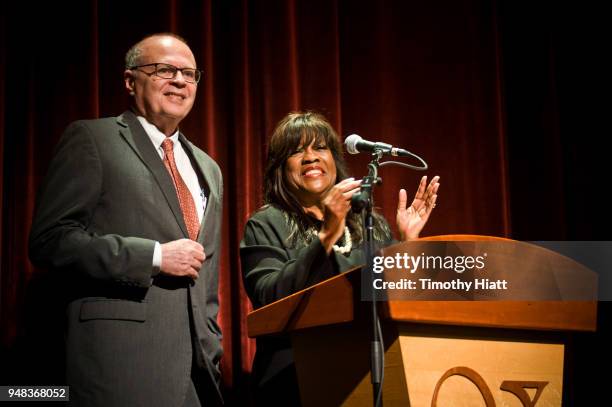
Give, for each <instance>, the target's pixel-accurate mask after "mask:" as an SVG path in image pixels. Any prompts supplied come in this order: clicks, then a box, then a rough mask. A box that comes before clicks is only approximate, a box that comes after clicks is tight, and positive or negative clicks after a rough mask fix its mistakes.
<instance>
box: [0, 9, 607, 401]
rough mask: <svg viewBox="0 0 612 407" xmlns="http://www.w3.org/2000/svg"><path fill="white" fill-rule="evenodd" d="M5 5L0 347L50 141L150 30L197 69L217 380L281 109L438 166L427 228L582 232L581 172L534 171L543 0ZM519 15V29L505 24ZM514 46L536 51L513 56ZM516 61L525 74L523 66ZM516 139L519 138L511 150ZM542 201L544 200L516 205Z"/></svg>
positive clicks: (558, 137)
mask: <svg viewBox="0 0 612 407" xmlns="http://www.w3.org/2000/svg"><path fill="white" fill-rule="evenodd" d="M20 3H22V4H13V8H12V9H11V10H10V11H8V10H4V11H3V14H2V27H1V30H2V33H1V34H0V44H1V47H2V49H1V52H0V58H1V59H0V75H1V76H0V77H1V78H2V80H1V81H0V104H1V105H2V108H1V109H0V157H2V160H3V163H2V164H3V165H2V166H0V196H1V197H2V200H0V209H1V210H2V217H1V218H0V222H1V223H0V226H1V228H2V236H1V239H2V240H1V241H0V243H1V244H0V250H1V251H0V256H1V267H2V279H1V286H0V289H1V296H0V299H1V303H2V309H1V326H2V343H3V347H4V348H5V349H10V348H11V347H12V346H13V345H14V344H15V342H16V340H17V338H18V337H19V335H20V332H21V331H22V330H23V310H24V309H26V308H27V304H26V302H27V301H26V294H25V293H26V291H27V287H28V284H29V282H30V280H31V278H32V276H33V273H34V270H33V268H32V266H31V265H30V263H29V261H28V258H27V234H28V231H29V227H30V224H31V220H32V212H33V207H34V202H35V196H36V189H37V187H38V186H39V184H40V181H41V178H42V177H43V176H44V174H45V171H46V168H47V166H48V163H49V161H50V158H51V155H52V152H53V147H54V145H55V144H56V142H57V140H58V138H59V136H60V134H61V133H62V130H63V129H64V128H65V127H66V125H67V124H68V123H70V122H71V121H73V120H77V119H83V118H94V117H103V116H111V115H113V116H114V115H117V114H119V113H121V112H122V111H123V110H124V109H125V108H126V107H127V103H128V97H127V95H126V92H125V90H124V89H123V83H122V72H123V56H124V53H125V51H126V50H127V49H128V48H129V46H131V45H132V44H133V43H135V42H136V41H138V40H139V39H141V38H142V37H143V36H145V35H147V34H150V33H154V32H159V31H172V32H175V33H177V34H179V35H181V36H183V37H185V38H186V39H187V40H188V42H189V43H190V45H191V47H192V49H193V51H194V54H195V56H196V60H197V61H198V64H199V65H200V67H201V68H202V69H203V70H204V71H205V73H204V78H203V80H202V82H201V83H200V85H199V90H198V93H199V95H198V96H197V101H196V104H195V106H194V108H193V110H192V112H191V113H190V115H189V116H188V118H187V119H185V121H184V123H183V124H182V125H181V129H182V130H183V132H184V133H185V134H186V135H187V136H188V138H189V139H190V140H191V141H193V142H194V143H195V144H196V145H198V146H199V147H201V148H202V149H204V150H205V151H207V152H208V153H209V154H210V155H211V156H212V157H213V158H214V159H215V160H216V161H217V162H218V163H219V165H220V166H221V168H222V170H223V175H224V182H225V201H224V209H225V210H224V229H223V241H224V242H225V245H224V248H223V250H224V252H223V262H222V268H221V283H220V298H221V315H220V320H221V326H222V328H223V332H224V347H225V350H226V353H225V357H224V359H223V371H224V381H225V384H226V385H227V387H228V388H229V389H238V388H242V387H243V385H244V379H245V378H246V375H247V373H248V372H249V371H250V364H251V358H252V355H253V353H254V350H255V349H254V342H253V341H252V340H250V339H248V337H247V332H246V315H247V313H248V312H249V310H250V305H249V303H248V300H247V299H246V297H245V294H244V290H243V287H242V282H241V272H240V264H239V253H238V242H239V241H240V239H241V234H242V228H243V226H244V224H245V222H246V220H247V218H248V217H249V215H250V214H251V213H252V212H253V211H254V210H256V209H257V208H258V207H259V206H260V205H261V203H262V202H261V196H262V194H261V180H262V172H263V166H264V160H265V151H266V141H267V138H268V137H269V135H270V134H271V132H272V129H273V128H274V126H275V123H276V122H277V121H278V120H279V119H281V118H282V117H283V116H284V115H285V114H286V113H288V112H289V111H292V110H316V111H319V112H321V113H323V114H325V115H326V116H327V117H328V118H329V119H330V120H331V122H332V124H333V125H334V126H335V127H336V129H337V130H338V132H339V134H340V135H341V136H342V137H345V136H346V135H348V134H351V133H358V134H360V135H362V136H363V137H364V138H367V139H371V140H377V141H378V140H380V141H385V142H388V143H391V144H394V145H397V146H401V147H403V148H406V149H409V150H411V151H414V152H415V153H417V154H419V155H421V156H423V157H424V158H425V159H426V160H427V162H428V164H429V166H430V170H429V171H427V173H426V174H427V175H429V176H433V175H436V174H438V175H440V176H441V177H442V180H441V182H442V187H441V190H440V196H439V199H438V206H437V208H436V211H435V215H434V216H433V218H432V219H431V221H430V223H429V225H428V226H427V229H426V230H425V233H427V234H450V233H476V234H487V235H496V236H507V237H514V238H558V239H561V238H566V237H568V236H571V233H572V231H573V232H576V231H578V232H576V233H578V235H580V233H582V234H581V236H589V233H591V232H593V231H594V229H593V227H591V226H584V225H583V224H573V225H574V229H571V230H570V231H569V232H568V230H569V229H568V227H566V224H567V213H566V205H564V204H563V202H564V201H565V200H566V198H567V197H568V195H570V194H571V192H572V191H574V190H577V189H581V188H583V187H585V185H584V184H582V183H580V182H576V181H575V180H574V181H572V180H573V178H570V181H567V180H568V179H567V178H562V177H558V178H555V177H554V176H553V177H549V175H551V174H550V173H549V172H546V171H552V173H558V172H559V171H562V170H561V169H562V168H564V165H567V164H566V162H567V160H568V153H567V152H568V148H570V147H568V145H567V144H565V142H566V141H567V139H568V138H564V135H563V133H562V132H561V130H560V128H559V126H560V123H561V122H560V120H559V116H558V114H559V111H561V110H562V108H563V109H568V108H569V107H570V106H573V105H568V104H566V105H562V106H561V107H559V106H560V105H559V103H560V102H559V101H560V100H561V99H559V96H558V94H557V93H555V92H556V89H557V86H558V83H559V82H558V76H556V75H558V73H559V72H569V70H568V69H566V68H563V67H561V68H559V66H558V65H556V64H557V63H558V59H555V58H557V57H558V55H559V54H558V53H556V52H557V51H558V50H559V47H558V45H559V42H555V41H556V40H558V41H561V40H562V39H563V38H561V40H560V39H559V37H555V36H554V35H553V34H555V33H558V32H559V31H558V28H559V27H558V26H556V25H555V24H554V23H555V22H556V21H558V20H555V19H554V18H555V17H554V16H553V17H551V16H549V15H548V14H547V10H548V9H547V8H546V7H544V6H542V7H532V8H530V9H529V12H530V13H531V14H529V16H531V17H533V20H531V19H529V18H526V17H517V16H522V14H521V12H522V11H523V10H524V8H521V7H519V6H512V5H511V4H510V3H511V2H496V1H494V0H461V1H456V0H444V1H441V2H410V1H380V2H376V1H375V2H372V1H340V0H336V1H329V0H308V1H301V0H289V1H284V0H266V1H248V0H241V1H238V0H237V1H228V2H226V1H213V0H205V1H201V2H195V1H186V0H150V1H146V2H143V1H129V2H113V1H111V2H107V1H97V0H88V1H80V2H76V3H74V4H71V5H69V6H68V5H64V4H61V3H57V2H47V3H46V4H41V5H37V6H36V12H35V13H33V12H32V10H29V8H30V7H33V6H31V5H30V4H29V3H27V2H20ZM500 4H501V6H500ZM567 15H569V12H566V13H565V14H563V16H567ZM525 21H527V22H528V23H530V24H532V25H529V24H527V30H528V33H530V35H531V37H530V36H528V35H527V34H525V36H524V37H523V36H522V34H523V32H522V30H523V29H525V26H520V25H515V24H517V22H518V23H519V24H522V23H523V22H525ZM551 21H552V22H551ZM551 33H552V34H551ZM551 38H552V40H551ZM538 41H539V42H538ZM572 47H573V46H572ZM572 47H569V48H568V47H565V48H562V50H568V49H569V50H574V48H572ZM521 50H522V51H524V52H527V53H528V54H527V55H528V56H530V57H531V56H536V55H537V56H539V57H538V58H537V59H536V60H535V61H534V60H531V59H527V58H524V57H523V54H521ZM530 53H531V54H530ZM531 66H532V67H533V69H534V71H533V72H532V71H530V70H524V71H523V69H526V67H531ZM563 69H565V70H563ZM538 75H539V76H538ZM526 79H528V81H527V82H525V80H526ZM525 83H527V85H529V89H528V88H527V87H526V85H525ZM565 89H568V88H567V87H566V88H565ZM531 90H532V91H533V93H530V91H531ZM563 100H565V101H567V100H569V98H566V99H563ZM566 124H567V123H566ZM570 125H571V123H570ZM525 129H529V131H530V133H529V132H528V133H526V134H523V132H524V131H525ZM534 142H535V144H533V143H534ZM573 142H574V143H576V141H573ZM525 146H530V147H533V148H530V149H529V151H528V152H525V151H526V149H525V148H524V147H525ZM580 146H584V144H580ZM538 152H544V153H545V158H544V163H545V165H544V166H545V168H553V170H546V169H545V170H544V173H543V174H542V173H537V174H534V173H532V172H531V171H528V170H526V169H524V168H525V167H524V166H523V164H525V161H527V163H526V165H527V166H529V165H535V166H536V168H539V165H541V164H542V161H538V160H539V159H541V157H540V156H538V155H537V154H536V153H538ZM571 158H572V156H571V155H570V156H569V159H570V162H571ZM366 164H367V158H366V157H365V156H356V157H350V158H349V165H350V168H351V169H352V172H353V174H354V175H355V176H360V175H363V174H364V173H365V171H366ZM421 175H422V174H421V173H417V172H411V171H407V170H404V169H399V168H393V167H387V168H384V169H383V170H382V172H381V176H382V177H383V186H382V187H381V188H379V189H378V190H377V191H376V204H377V206H379V207H380V208H381V210H382V212H383V213H384V214H385V215H386V217H387V218H388V219H390V220H393V219H394V207H395V205H396V202H397V191H398V190H399V188H402V187H403V188H406V189H407V190H408V191H409V193H412V191H413V190H414V189H415V187H416V185H417V182H418V180H419V178H420V176H421ZM519 177H521V178H519ZM522 177H527V178H526V179H525V178H522ZM66 182H70V180H66ZM533 183H540V184H539V185H534V184H533ZM568 185H569V186H568ZM586 186H587V187H588V186H589V184H587V185H586ZM568 191H569V192H568ZM544 197H545V198H547V199H549V198H550V197H553V198H554V199H555V202H556V203H557V204H556V205H550V206H548V207H547V208H546V209H544V208H542V207H538V206H537V205H536V206H533V204H534V202H541V201H540V198H544ZM574 203H575V201H570V203H569V204H568V205H569V206H570V207H572V206H571V205H573V204H574ZM564 222H565V224H564ZM392 223H393V222H392ZM598 230H599V229H598ZM602 230H603V229H602ZM517 231H518V232H517ZM513 232H514V233H513ZM541 232H542V233H541ZM551 236H552V237H551ZM591 236H593V235H591ZM583 238H584V237H583ZM34 309H36V306H34Z"/></svg>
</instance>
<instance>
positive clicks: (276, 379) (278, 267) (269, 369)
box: [240, 205, 365, 405]
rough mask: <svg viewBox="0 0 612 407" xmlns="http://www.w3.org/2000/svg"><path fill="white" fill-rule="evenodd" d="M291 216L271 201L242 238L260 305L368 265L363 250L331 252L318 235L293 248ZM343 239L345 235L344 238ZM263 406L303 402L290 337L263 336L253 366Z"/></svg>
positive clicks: (245, 265) (250, 286)
mask: <svg viewBox="0 0 612 407" xmlns="http://www.w3.org/2000/svg"><path fill="white" fill-rule="evenodd" d="M290 233H291V230H290V228H289V226H288V217H287V216H286V215H285V213H284V212H283V211H282V210H280V209H278V208H276V207H274V206H270V205H268V206H265V207H264V208H262V209H260V210H259V211H258V212H256V213H255V214H254V215H253V216H252V217H251V218H250V219H249V220H248V222H247V224H246V227H245V231H244V237H243V239H242V241H241V242H240V259H241V262H242V273H243V280H244V286H245V288H246V291H247V294H248V296H249V298H250V299H251V302H252V303H253V307H254V308H259V307H262V306H264V305H266V304H270V303H272V302H274V301H277V300H279V299H281V298H284V297H286V296H288V295H290V294H293V293H295V292H297V291H300V290H302V289H304V288H307V287H309V286H311V285H313V284H316V283H318V282H320V281H323V280H326V279H328V278H330V277H333V276H334V275H336V274H338V273H340V272H343V271H347V270H349V269H351V268H353V267H355V266H358V265H360V264H365V258H364V253H363V250H361V249H360V248H359V247H355V246H353V250H351V252H350V253H347V254H346V255H343V254H339V253H336V252H335V251H333V250H332V252H331V253H330V254H329V255H328V254H327V253H325V249H324V247H323V245H322V244H321V241H320V240H319V239H318V237H315V238H314V239H313V241H312V243H310V244H305V243H302V244H301V245H300V244H299V243H298V244H297V246H296V247H291V246H290V243H289V235H290ZM341 240H342V239H341ZM253 382H254V385H255V389H254V392H255V396H256V404H257V405H299V392H298V387H297V381H296V379H295V368H294V366H293V352H292V350H291V342H290V340H289V337H288V336H275V337H260V338H258V339H257V352H256V354H255V362H254V366H253Z"/></svg>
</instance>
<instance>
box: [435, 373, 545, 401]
mask: <svg viewBox="0 0 612 407" xmlns="http://www.w3.org/2000/svg"><path fill="white" fill-rule="evenodd" d="M455 375H457V376H462V377H465V378H466V379H468V380H469V381H471V382H472V383H474V385H475V386H476V388H478V391H479V392H480V394H481V395H482V398H483V400H484V402H485V404H486V406H487V407H495V399H494V398H493V394H492V393H491V389H489V386H487V383H486V382H485V381H484V379H483V378H482V376H481V375H479V374H478V372H476V371H475V370H473V369H470V368H469V367H465V366H457V367H453V368H451V369H449V370H447V371H446V372H445V373H444V374H443V375H442V377H441V378H440V380H438V383H436V388H435V389H434V393H433V398H432V400H431V407H437V406H438V392H439V391H440V387H442V384H443V383H444V382H445V381H446V379H448V378H449V377H451V376H455ZM547 384H548V382H535V381H522V380H504V381H503V382H502V384H501V385H500V386H499V388H500V389H501V390H503V391H507V392H509V393H512V394H514V395H515V396H516V397H518V399H519V400H520V401H521V403H522V404H523V407H535V405H536V403H537V402H538V400H539V398H540V396H541V395H542V391H543V390H544V387H546V385H547ZM525 389H536V393H535V396H533V400H532V399H531V398H530V397H529V394H528V393H527V391H526V390H525Z"/></svg>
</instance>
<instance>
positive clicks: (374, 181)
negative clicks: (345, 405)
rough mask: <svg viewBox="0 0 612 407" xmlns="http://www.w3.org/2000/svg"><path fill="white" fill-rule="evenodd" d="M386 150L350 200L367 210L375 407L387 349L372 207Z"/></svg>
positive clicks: (377, 156)
mask: <svg viewBox="0 0 612 407" xmlns="http://www.w3.org/2000/svg"><path fill="white" fill-rule="evenodd" d="M382 155H383V151H381V150H375V151H374V153H373V154H372V161H370V163H369V164H368V175H367V176H366V177H364V178H363V180H362V181H361V186H360V189H361V190H360V192H359V193H358V194H355V195H353V197H352V198H351V206H352V208H353V211H354V212H356V213H361V212H362V211H363V210H364V209H365V213H364V215H363V228H364V231H365V257H366V270H365V272H366V275H367V276H368V278H367V279H364V278H363V274H362V290H363V289H364V288H363V284H364V281H367V282H368V283H369V290H370V295H371V300H372V339H371V342H370V363H371V365H370V369H371V370H370V376H371V379H372V380H371V381H372V393H373V401H374V404H373V405H374V406H375V407H379V406H382V382H383V376H384V375H383V373H384V370H383V369H384V350H383V349H382V332H381V330H380V320H379V317H378V308H377V301H376V291H375V290H374V285H373V283H372V281H373V271H372V270H373V267H372V266H373V263H374V218H373V216H372V208H373V206H374V199H373V194H372V192H373V191H372V188H373V186H374V185H380V184H381V183H382V179H381V178H379V177H378V167H379V165H380V159H381V158H382ZM362 292H363V291H362Z"/></svg>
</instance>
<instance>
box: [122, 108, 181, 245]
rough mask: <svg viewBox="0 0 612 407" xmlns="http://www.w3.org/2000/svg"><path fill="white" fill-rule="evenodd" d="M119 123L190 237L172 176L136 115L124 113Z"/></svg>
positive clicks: (124, 134)
mask: <svg viewBox="0 0 612 407" xmlns="http://www.w3.org/2000/svg"><path fill="white" fill-rule="evenodd" d="M117 122H118V123H119V125H120V126H121V127H122V128H121V129H120V131H119V132H120V133H121V136H122V137H123V138H124V139H125V141H126V142H127V143H128V144H129V145H130V146H131V147H132V149H133V150H134V152H135V153H136V155H138V157H139V158H140V159H141V160H142V161H143V162H144V163H145V165H146V166H147V167H148V168H149V171H151V173H152V174H153V177H154V178H155V180H156V181H157V184H158V185H159V188H160V189H161V191H162V192H163V194H164V196H165V197H166V202H167V203H168V206H170V209H171V210H172V213H173V214H174V217H175V218H176V221H177V223H178V225H179V226H180V228H181V230H182V232H183V234H184V235H185V237H187V236H189V233H188V232H187V226H186V225H185V220H184V219H183V212H182V211H181V206H180V204H179V201H178V197H177V195H176V189H175V188H174V184H173V183H172V179H171V178H170V174H168V170H167V169H166V167H165V166H164V163H163V162H162V160H161V159H160V157H159V154H158V153H157V151H155V147H154V146H153V143H151V139H150V138H149V136H148V135H147V133H146V132H145V130H144V129H143V127H142V126H141V125H140V122H139V121H138V119H137V118H136V116H135V115H134V113H132V112H130V111H126V112H124V113H123V114H122V115H121V116H119V117H118V118H117Z"/></svg>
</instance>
